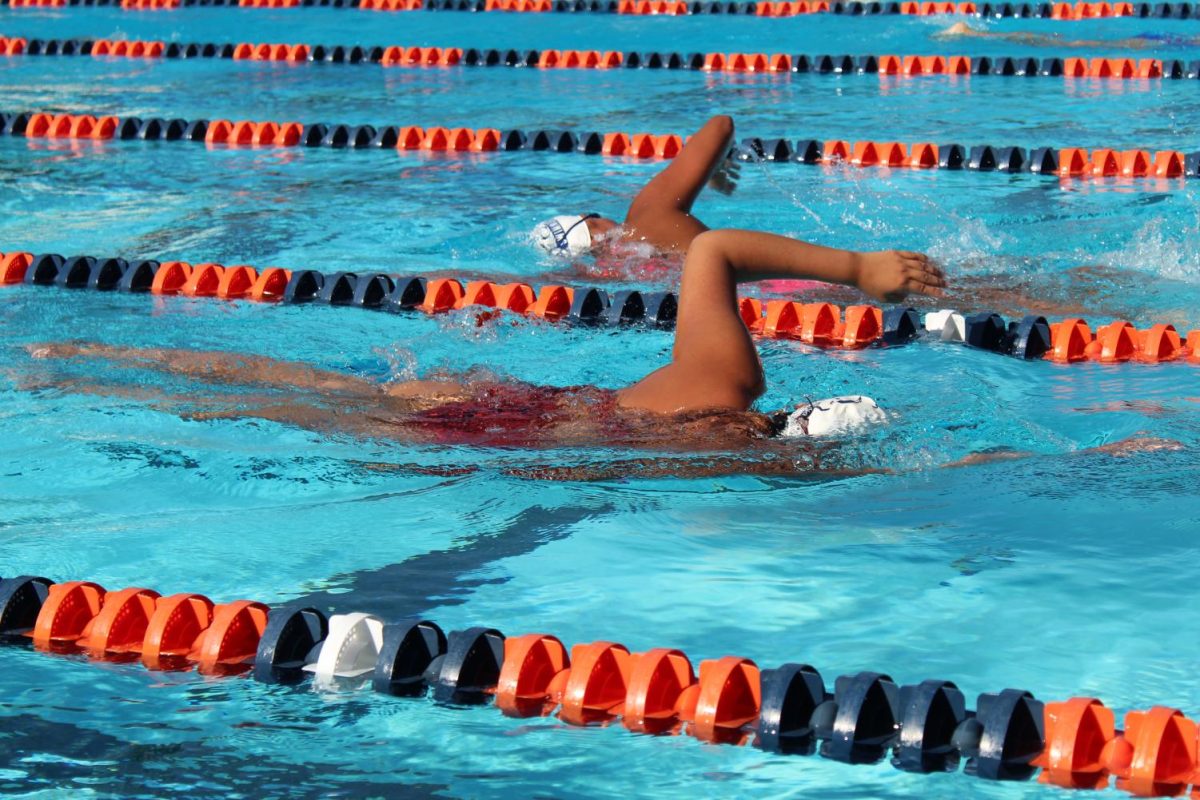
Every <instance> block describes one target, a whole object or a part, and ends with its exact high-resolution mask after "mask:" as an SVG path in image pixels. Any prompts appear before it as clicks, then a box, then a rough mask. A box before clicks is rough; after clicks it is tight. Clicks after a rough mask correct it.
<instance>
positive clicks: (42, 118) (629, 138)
mask: <svg viewBox="0 0 1200 800" xmlns="http://www.w3.org/2000/svg"><path fill="white" fill-rule="evenodd" d="M2 135H8V136H17V137H24V138H26V139H31V140H48V141H68V142H69V141H80V140H91V141H107V140H141V141H165V142H199V143H203V144H205V145H206V146H208V147H331V148H335V149H349V150H363V149H374V150H394V151H412V152H425V153H442V154H454V153H476V154H478V153H491V152H515V151H521V152H530V151H532V152H542V153H559V154H568V153H574V154H578V155H600V156H607V157H613V158H616V157H621V158H632V159H655V160H665V159H671V158H674V157H675V156H676V155H678V154H679V151H680V150H681V149H682V148H683V146H684V144H685V140H684V139H683V137H681V136H679V135H678V134H673V133H667V134H654V133H632V134H630V133H625V132H620V131H615V132H607V133H602V132H596V131H587V132H583V133H575V132H572V131H563V130H532V131H525V130H520V129H511V130H500V129H498V128H465V127H459V128H449V127H441V126H419V125H380V126H375V125H346V124H336V123H335V124H328V123H301V122H296V121H282V122H277V121H272V120H228V119H212V120H208V119H194V120H186V119H181V118H161V117H148V118H145V119H142V118H140V117H117V116H112V115H99V116H97V115H92V114H49V113H34V112H16V113H5V112H0V136H2ZM728 157H729V158H731V159H735V160H738V161H752V162H769V163H775V164H785V163H787V164H807V165H817V166H831V167H837V166H845V167H851V168H860V169H874V168H883V169H941V170H968V171H972V172H995V173H1000V174H1016V173H1033V174H1036V175H1041V176H1045V177H1053V178H1057V179H1059V180H1079V179H1116V180H1156V181H1172V180H1178V179H1184V178H1195V177H1200V151H1194V152H1185V151H1182V150H1149V149H1128V150H1115V149H1107V148H1096V149H1093V150H1090V151H1089V150H1086V149H1083V148H1052V147H1034V148H1025V147H997V146H993V145H976V146H972V147H964V146H963V145H960V144H945V143H943V144H938V143H936V142H913V143H905V142H894V141H878V140H870V139H863V140H857V141H850V140H841V139H829V140H820V139H799V140H796V139H784V138H776V139H763V138H759V137H753V138H747V139H744V140H742V142H740V143H739V144H737V145H736V146H734V147H732V148H731V149H730V152H729V156H728ZM1163 185H1164V186H1166V185H1170V184H1167V183H1164V184H1163Z"/></svg>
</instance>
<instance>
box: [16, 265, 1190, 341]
mask: <svg viewBox="0 0 1200 800" xmlns="http://www.w3.org/2000/svg"><path fill="white" fill-rule="evenodd" d="M17 284H28V285H35V286H56V287H59V288H64V289H93V290H97V291H123V292H133V293H148V294H152V295H162V296H180V297H187V298H214V299H219V300H229V301H251V302H264V303H285V304H316V305H332V306H350V307H357V308H362V309H369V310H375V311H384V312H391V313H407V312H423V313H426V314H444V313H454V312H465V313H472V314H474V315H475V324H476V325H484V324H486V323H487V322H489V321H490V320H493V319H496V318H497V317H499V316H500V315H502V314H509V315H512V316H513V317H524V318H532V319H540V320H545V321H547V322H563V323H566V324H570V325H577V326H584V327H613V326H616V327H636V328H657V329H670V328H673V327H674V325H675V318H676V315H677V313H678V298H677V297H676V295H675V294H674V293H673V292H665V291H644V292H643V291H638V290H632V289H626V290H621V291H616V292H609V291H607V290H605V289H603V288H600V287H572V286H562V285H557V284H550V285H544V286H540V287H534V286H532V285H530V284H527V283H521V282H510V283H497V282H494V281H487V280H474V281H467V282H466V283H463V282H462V281H459V280H458V279H456V278H449V277H423V276H402V275H395V274H390V273H385V272H333V273H328V274H326V273H323V272H321V271H319V270H313V269H286V268H283V267H277V266H269V267H263V268H261V269H260V268H256V267H253V266H251V265H249V264H234V265H228V266H227V265H223V264H218V263H215V262H199V263H195V264H192V263H189V262H186V261H155V260H147V259H143V260H127V259H124V258H112V257H98V256H88V255H75V256H69V257H68V256H62V255H59V254H57V253H41V254H36V255H35V254H33V253H30V252H27V251H10V252H8V253H0V286H11V285H17ZM738 313H739V314H740V316H741V318H742V321H743V322H744V323H745V325H746V327H747V328H748V329H749V331H750V333H751V334H753V335H754V336H757V337H761V338H764V339H780V340H790V341H796V342H800V343H802V344H806V345H811V346H814V347H820V348H826V349H830V348H832V349H848V350H855V349H861V348H864V347H881V346H895V345H901V344H905V343H908V342H912V341H915V340H917V339H923V340H927V341H934V342H948V343H958V344H961V345H965V346H967V347H971V348H974V349H978V350H983V351H988V352H993V353H999V354H1002V355H1008V356H1013V357H1016V358H1020V359H1023V360H1026V361H1050V362H1053V363H1055V364H1080V363H1096V364H1124V363H1141V364H1161V363H1166V362H1179V363H1190V364H1198V363H1200V330H1191V331H1185V330H1182V329H1178V328H1176V327H1175V326H1174V325H1172V324H1170V323H1157V324H1153V325H1151V326H1150V327H1147V328H1142V329H1139V328H1136V327H1135V326H1134V325H1133V324H1132V323H1130V322H1128V321H1125V320H1116V321H1113V322H1109V323H1107V324H1104V325H1098V326H1096V328H1095V330H1093V329H1092V328H1091V327H1090V326H1089V324H1088V323H1087V322H1086V321H1085V320H1083V319H1078V318H1071V319H1064V320H1061V321H1058V322H1050V321H1048V320H1047V319H1045V318H1044V317H1040V316H1033V315H1030V316H1026V317H1024V318H1023V319H1020V320H1016V319H1014V320H1005V319H1004V318H1003V317H1001V316H1000V315H999V314H995V313H992V312H981V313H976V314H963V313H961V312H958V311H954V310H952V309H943V310H940V311H931V312H927V313H925V314H924V315H922V314H920V313H918V312H917V310H915V309H912V308H904V307H892V308H887V309H882V308H878V307H876V306H870V305H852V306H846V307H845V308H841V307H839V306H836V305H834V304H832V303H824V302H808V303H803V302H797V301H794V300H786V299H770V298H767V299H763V298H756V297H744V298H741V299H739V301H738Z"/></svg>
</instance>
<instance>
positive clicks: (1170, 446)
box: [1087, 436, 1184, 458]
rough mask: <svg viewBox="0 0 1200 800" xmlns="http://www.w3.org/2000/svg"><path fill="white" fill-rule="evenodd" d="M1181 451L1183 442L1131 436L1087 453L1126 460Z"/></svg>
mask: <svg viewBox="0 0 1200 800" xmlns="http://www.w3.org/2000/svg"><path fill="white" fill-rule="evenodd" d="M1183 449H1184V445H1183V442H1177V441H1175V440H1174V439H1164V438H1162V437H1160V436H1131V437H1130V438H1128V439H1122V440H1121V441H1119V442H1110V443H1109V444H1102V445H1100V446H1099V447H1093V448H1091V449H1090V450H1088V451H1087V452H1091V453H1106V454H1108V455H1110V456H1114V457H1116V458H1128V457H1129V456H1132V455H1134V454H1136V453H1157V452H1159V451H1160V450H1168V451H1177V450H1183Z"/></svg>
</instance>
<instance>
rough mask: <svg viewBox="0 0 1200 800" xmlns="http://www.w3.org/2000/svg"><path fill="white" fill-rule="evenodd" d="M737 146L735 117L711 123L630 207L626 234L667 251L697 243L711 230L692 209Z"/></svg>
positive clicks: (716, 117)
mask: <svg viewBox="0 0 1200 800" xmlns="http://www.w3.org/2000/svg"><path fill="white" fill-rule="evenodd" d="M732 143H733V118H732V117H729V116H726V115H724V114H722V115H718V116H715V117H713V118H711V119H710V120H709V121H708V122H706V123H705V124H704V127H702V128H701V129H700V130H698V131H696V133H695V134H694V135H693V136H692V138H691V139H689V140H688V143H687V144H686V145H684V147H683V149H682V150H680V151H679V154H678V155H677V156H675V158H673V159H672V160H671V163H670V164H669V165H668V166H667V168H666V169H664V170H663V171H662V172H660V173H658V174H657V175H655V176H654V178H653V179H651V181H650V182H649V183H647V184H646V186H645V187H644V188H643V189H642V190H641V191H640V192H638V195H637V197H635V198H634V199H633V202H632V203H630V205H629V212H628V214H626V216H625V227H626V229H627V232H628V233H629V234H631V235H633V236H635V237H639V238H642V239H644V240H645V241H647V242H649V243H650V244H652V245H654V246H656V247H659V248H662V249H664V250H686V249H687V247H688V245H689V244H690V243H691V241H692V239H694V238H695V237H696V236H698V235H699V234H701V233H703V232H704V231H706V230H708V228H707V227H706V226H705V225H704V223H702V222H700V220H698V219H696V218H695V217H693V216H692V214H691V211H692V205H693V204H694V203H695V202H696V198H698V197H699V196H700V193H701V192H702V191H704V187H705V186H706V185H707V184H708V182H709V180H711V179H712V177H713V174H714V173H716V171H717V168H718V167H719V166H720V165H721V162H722V161H724V160H725V158H726V156H727V155H728V154H729V147H730V145H731V144H732Z"/></svg>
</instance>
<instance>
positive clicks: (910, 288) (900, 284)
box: [854, 250, 946, 303]
mask: <svg viewBox="0 0 1200 800" xmlns="http://www.w3.org/2000/svg"><path fill="white" fill-rule="evenodd" d="M856 272H857V274H856V278H855V281H854V284H855V286H857V287H858V288H859V289H861V290H862V291H863V293H864V294H867V295H870V296H871V297H873V298H875V299H876V300H882V301H884V302H885V303H899V302H900V301H901V300H903V299H904V298H905V297H907V296H908V295H910V294H924V295H929V296H930V297H942V296H944V295H945V294H946V293H945V291H943V290H944V289H945V288H946V276H945V275H944V274H943V273H942V271H941V269H939V268H938V267H937V266H936V265H935V264H933V263H932V262H931V261H930V260H929V256H927V255H925V254H924V253H910V252H908V251H906V250H880V251H879V252H876V253H859V254H858V259H857V265H856Z"/></svg>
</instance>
